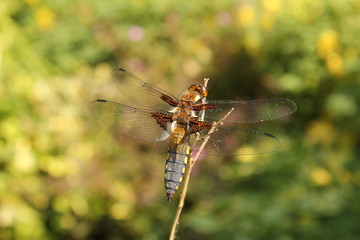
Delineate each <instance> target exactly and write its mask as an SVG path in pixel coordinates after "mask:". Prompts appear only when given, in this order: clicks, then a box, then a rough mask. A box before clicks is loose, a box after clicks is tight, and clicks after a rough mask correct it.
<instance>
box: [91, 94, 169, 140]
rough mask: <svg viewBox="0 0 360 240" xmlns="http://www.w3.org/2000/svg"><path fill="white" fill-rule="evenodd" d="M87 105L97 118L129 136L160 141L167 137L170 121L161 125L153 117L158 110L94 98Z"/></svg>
mask: <svg viewBox="0 0 360 240" xmlns="http://www.w3.org/2000/svg"><path fill="white" fill-rule="evenodd" d="M89 107H90V109H91V111H92V112H93V113H94V115H95V116H96V117H97V118H98V119H99V120H101V121H102V122H104V123H106V124H108V125H110V126H111V127H113V128H114V129H116V130H118V131H119V132H121V133H123V134H126V135H128V136H130V137H133V138H137V139H142V140H147V141H162V140H165V139H166V138H168V137H169V131H170V123H166V122H164V123H163V124H162V126H161V125H160V124H159V122H158V121H157V120H156V118H154V114H159V113H158V112H154V111H152V110H147V109H141V108H134V107H130V106H126V105H123V104H120V103H116V102H112V101H107V100H95V101H93V102H91V103H90V105H89ZM162 115H163V116H166V114H162ZM165 129H166V130H165Z"/></svg>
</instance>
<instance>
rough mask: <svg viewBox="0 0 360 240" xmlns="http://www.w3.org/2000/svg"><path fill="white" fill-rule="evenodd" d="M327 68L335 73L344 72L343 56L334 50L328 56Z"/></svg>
mask: <svg viewBox="0 0 360 240" xmlns="http://www.w3.org/2000/svg"><path fill="white" fill-rule="evenodd" d="M326 68H327V69H328V71H329V72H330V73H331V74H333V75H342V74H343V69H344V68H343V60H342V57H341V56H340V55H339V54H338V53H336V52H334V53H331V54H329V55H328V56H327V57H326Z"/></svg>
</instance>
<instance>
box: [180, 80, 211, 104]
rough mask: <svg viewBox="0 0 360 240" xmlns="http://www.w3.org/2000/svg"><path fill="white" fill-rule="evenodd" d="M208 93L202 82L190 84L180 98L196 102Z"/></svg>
mask: <svg viewBox="0 0 360 240" xmlns="http://www.w3.org/2000/svg"><path fill="white" fill-rule="evenodd" d="M207 95H208V91H207V89H206V87H205V86H204V85H203V84H192V85H191V86H190V87H189V88H188V89H187V90H186V91H185V92H184V93H183V95H182V97H181V99H182V100H185V101H192V102H197V101H200V100H202V99H204V98H206V96H207Z"/></svg>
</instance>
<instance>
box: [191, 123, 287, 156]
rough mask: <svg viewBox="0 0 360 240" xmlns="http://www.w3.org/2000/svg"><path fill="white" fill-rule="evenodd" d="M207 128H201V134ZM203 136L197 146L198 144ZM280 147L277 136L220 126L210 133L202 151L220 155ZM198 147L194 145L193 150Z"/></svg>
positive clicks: (253, 152) (257, 151)
mask: <svg viewBox="0 0 360 240" xmlns="http://www.w3.org/2000/svg"><path fill="white" fill-rule="evenodd" d="M208 131H209V130H203V131H202V132H201V135H203V134H205V136H206V134H208ZM203 141H204V138H203V139H202V140H200V141H199V142H198V144H197V146H200V145H201V144H202V143H203ZM279 148H280V141H279V139H278V138H277V137H275V136H273V135H271V134H269V133H265V132H260V131H257V130H250V129H241V128H227V127H223V126H220V127H219V128H218V130H217V131H215V132H213V133H212V134H211V135H210V138H209V141H208V143H207V144H206V146H205V148H204V150H203V151H202V153H205V154H212V155H222V156H233V155H246V154H259V153H268V152H273V151H276V150H278V149H279ZM198 150H199V148H198V147H195V148H194V151H195V152H196V151H198Z"/></svg>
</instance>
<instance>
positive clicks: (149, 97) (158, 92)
mask: <svg viewBox="0 0 360 240" xmlns="http://www.w3.org/2000/svg"><path fill="white" fill-rule="evenodd" d="M114 79H115V83H116V84H117V85H118V87H119V89H120V91H121V93H122V94H124V96H126V97H127V98H128V99H129V100H130V101H132V102H133V103H135V104H137V105H139V106H145V107H150V108H159V109H161V110H165V111H168V110H171V109H172V106H171V104H175V105H176V104H177V103H178V99H177V98H176V97H174V96H173V95H171V94H170V93H168V92H166V91H165V90H163V89H161V88H158V87H155V86H153V85H151V84H149V83H146V82H144V81H143V80H141V79H140V78H138V77H136V76H135V75H134V74H132V73H130V72H128V71H126V70H124V69H121V68H118V69H116V70H114Z"/></svg>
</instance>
